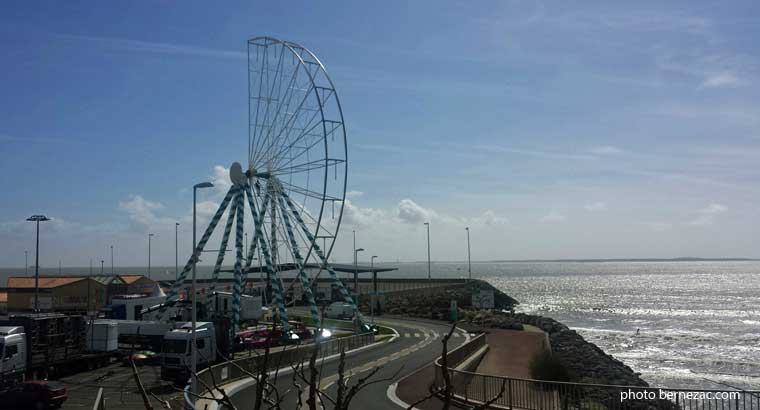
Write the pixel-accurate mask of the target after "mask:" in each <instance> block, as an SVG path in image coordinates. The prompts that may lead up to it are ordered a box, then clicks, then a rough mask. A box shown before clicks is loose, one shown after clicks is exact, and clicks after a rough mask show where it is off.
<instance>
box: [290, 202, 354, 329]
mask: <svg viewBox="0 0 760 410" xmlns="http://www.w3.org/2000/svg"><path fill="white" fill-rule="evenodd" d="M282 196H283V198H285V202H287V204H288V207H289V208H290V211H291V212H292V213H293V216H294V217H295V218H296V221H297V222H298V224H299V225H300V226H301V230H302V231H303V233H304V234H305V235H306V238H307V239H309V241H310V242H311V243H312V246H313V247H314V253H316V254H317V256H318V257H319V259H320V260H321V261H322V264H323V265H324V267H325V269H327V272H328V273H329V274H330V278H332V280H333V283H335V285H336V286H338V291H340V294H341V296H343V300H344V301H345V302H346V303H348V304H350V305H351V308H352V309H353V311H354V313H355V314H356V316H357V318H358V320H359V324H360V325H361V326H363V325H364V324H365V323H366V321H365V320H364V316H363V315H362V314H361V312H359V308H358V307H357V306H356V303H354V299H353V298H352V297H351V295H349V293H348V290H347V289H346V287H345V286H344V285H343V282H342V281H341V280H340V279H339V278H338V274H337V273H335V269H333V267H332V266H331V265H330V263H329V262H327V258H326V257H325V254H324V253H323V252H322V250H321V249H320V248H319V245H318V244H317V240H316V238H315V237H314V235H313V234H312V233H311V231H309V228H308V227H307V226H306V222H304V220H303V218H302V217H301V214H300V213H299V212H298V209H296V206H295V204H294V203H293V201H292V200H291V199H290V197H289V196H288V194H287V193H285V192H282Z"/></svg>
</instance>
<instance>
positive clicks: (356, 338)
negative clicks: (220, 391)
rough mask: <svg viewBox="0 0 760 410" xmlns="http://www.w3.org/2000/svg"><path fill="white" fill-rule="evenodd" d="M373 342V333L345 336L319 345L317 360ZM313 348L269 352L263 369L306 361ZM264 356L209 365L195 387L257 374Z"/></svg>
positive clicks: (297, 346)
mask: <svg viewBox="0 0 760 410" xmlns="http://www.w3.org/2000/svg"><path fill="white" fill-rule="evenodd" d="M374 342H375V334H374V333H364V334H360V335H353V336H348V337H342V338H336V339H330V340H327V341H324V342H320V343H319V355H318V358H320V359H322V358H325V357H328V356H332V355H335V354H339V353H340V352H342V351H349V350H353V349H358V348H360V347H363V346H368V345H370V344H372V343H374ZM314 348H315V345H314V344H308V345H296V346H292V347H286V348H284V349H282V350H276V351H271V352H269V355H268V357H267V366H266V367H267V370H275V369H280V368H282V367H287V366H291V365H295V364H298V363H302V362H305V361H307V360H308V359H309V358H310V357H311V354H312V352H313V351H314ZM263 360H264V355H263V354H258V355H255V356H250V357H244V358H241V359H235V360H231V361H229V362H225V363H220V364H217V365H215V366H211V367H209V368H207V369H204V370H203V371H201V372H199V373H198V388H199V389H201V390H208V389H209V388H210V387H213V386H215V385H217V386H218V385H220V384H226V383H230V382H232V381H235V380H240V379H244V378H247V377H250V375H251V374H254V375H255V374H257V372H259V371H260V369H261V367H262V366H263Z"/></svg>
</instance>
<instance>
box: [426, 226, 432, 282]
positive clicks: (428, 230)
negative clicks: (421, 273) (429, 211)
mask: <svg viewBox="0 0 760 410" xmlns="http://www.w3.org/2000/svg"><path fill="white" fill-rule="evenodd" d="M425 226H426V227H427V245H428V279H430V278H431V275H430V222H425Z"/></svg>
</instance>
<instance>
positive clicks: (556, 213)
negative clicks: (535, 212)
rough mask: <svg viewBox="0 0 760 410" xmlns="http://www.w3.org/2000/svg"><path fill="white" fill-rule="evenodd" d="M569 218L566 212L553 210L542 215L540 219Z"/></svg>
mask: <svg viewBox="0 0 760 410" xmlns="http://www.w3.org/2000/svg"><path fill="white" fill-rule="evenodd" d="M566 219H567V216H565V214H563V213H561V212H559V211H554V210H553V211H551V212H549V213H548V214H546V215H544V216H542V217H541V219H540V220H539V221H541V222H545V223H546V222H562V221H564V220H566Z"/></svg>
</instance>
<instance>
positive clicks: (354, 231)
mask: <svg viewBox="0 0 760 410" xmlns="http://www.w3.org/2000/svg"><path fill="white" fill-rule="evenodd" d="M351 232H353V233H354V276H356V274H357V272H356V230H355V229H354V230H351Z"/></svg>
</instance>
